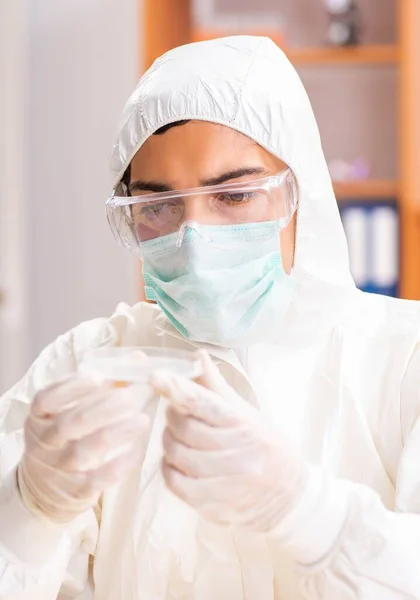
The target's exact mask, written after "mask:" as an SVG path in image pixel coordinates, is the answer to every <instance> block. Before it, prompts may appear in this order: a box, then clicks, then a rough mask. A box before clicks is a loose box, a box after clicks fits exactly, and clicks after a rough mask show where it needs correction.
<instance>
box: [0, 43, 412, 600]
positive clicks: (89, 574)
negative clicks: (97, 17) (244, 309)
mask: <svg viewBox="0 0 420 600" xmlns="http://www.w3.org/2000/svg"><path fill="white" fill-rule="evenodd" d="M179 119H202V120H207V121H212V122H216V123H222V124H225V125H228V126H230V127H233V128H234V129H236V130H238V131H240V132H242V133H244V134H245V135H247V136H249V137H250V138H252V139H254V140H255V141H256V142H258V143H259V144H260V145H261V146H263V147H264V148H266V149H268V150H269V151H270V152H272V153H273V154H275V155H276V156H278V157H280V158H281V159H282V160H283V161H285V162H286V163H287V164H288V165H289V166H290V167H291V168H292V169H293V171H294V173H295V175H296V177H297V180H298V184H299V189H300V197H299V202H300V203H299V209H298V222H297V241H296V256H295V266H294V276H295V278H296V281H297V292H296V297H295V299H294V302H293V305H292V307H291V309H290V311H289V313H288V315H287V317H286V319H285V321H284V325H283V327H282V330H281V331H279V335H278V343H276V344H270V345H269V344H259V345H256V346H252V347H249V348H247V349H244V350H241V351H239V352H236V351H235V350H234V349H231V350H229V349H221V348H216V347H209V348H208V349H209V351H210V353H211V354H212V355H213V357H215V358H216V359H217V361H219V363H220V369H221V372H222V373H223V375H224V376H225V378H226V379H227V381H228V382H229V383H230V384H231V385H232V386H233V387H234V388H235V389H236V390H237V391H238V392H239V393H240V394H241V395H242V397H243V398H244V400H245V401H249V402H253V403H255V404H256V405H257V406H258V407H259V409H260V410H261V411H262V412H263V413H264V414H265V415H267V417H268V418H269V419H270V420H271V421H272V422H274V423H275V424H276V425H277V426H278V427H279V429H283V430H285V431H287V433H288V435H289V436H290V435H291V436H293V438H294V439H295V440H296V441H297V443H298V444H299V445H300V447H301V448H302V451H303V452H304V454H305V455H306V456H307V458H308V459H309V461H310V462H311V463H312V464H316V465H320V466H321V468H323V469H324V470H325V472H326V473H328V474H329V475H330V476H332V477H333V478H334V480H333V482H335V480H336V479H337V480H338V479H342V480H344V482H343V483H342V484H341V486H340V489H341V490H342V491H341V496H340V498H339V499H338V497H337V498H336V499H335V496H334V494H332V495H331V494H329V495H328V492H327V490H326V492H325V494H326V495H325V502H321V503H318V504H316V505H315V504H314V506H313V507H312V508H311V518H310V519H307V520H305V521H302V519H300V518H299V514H302V513H299V510H300V509H299V507H298V508H297V509H296V510H295V512H294V513H292V514H291V515H290V516H289V517H287V523H286V524H284V527H285V528H286V529H287V530H288V535H287V536H284V535H283V537H282V541H280V539H279V540H277V539H276V537H275V536H272V537H271V538H269V537H267V536H264V535H260V534H256V533H251V532H246V531H240V530H235V529H234V528H223V527H218V526H216V525H213V524H211V523H208V522H205V521H204V520H203V519H202V518H201V517H200V516H199V515H198V514H197V513H196V512H195V511H194V510H193V509H191V508H190V507H188V506H187V505H185V504H184V503H182V502H181V501H180V500H178V499H177V498H176V497H175V496H173V495H172V494H171V493H169V492H168V491H167V490H166V489H165V487H164V484H163V481H162V476H161V472H160V460H161V455H162V451H161V434H162V430H163V427H164V411H165V404H164V402H163V401H160V402H159V403H158V405H155V406H154V407H153V408H152V409H151V413H150V414H151V417H152V419H153V428H152V433H151V438H150V442H149V446H148V451H147V454H146V458H145V462H144V464H143V466H140V465H139V467H138V469H137V470H136V471H135V472H133V473H132V475H131V476H130V478H129V479H128V480H127V481H125V482H124V483H122V484H121V485H119V486H117V487H116V488H113V489H112V490H110V491H107V492H106V493H105V494H104V495H103V498H102V501H101V503H100V506H98V507H97V509H96V510H92V511H90V512H88V513H86V514H83V515H82V516H81V517H79V518H78V519H76V520H75V521H74V522H72V523H71V524H70V525H67V526H65V525H63V526H59V525H50V524H48V523H46V522H45V523H44V522H42V521H41V520H38V519H37V518H36V517H34V516H32V515H31V514H29V512H28V511H27V510H26V509H25V508H24V507H23V505H22V504H21V502H20V499H19V495H18V491H17V489H16V484H15V465H16V464H17V462H18V461H19V457H20V456H21V453H22V446H23V441H22V427H23V423H24V419H25V416H26V414H27V413H28V404H29V403H30V402H31V400H32V398H33V397H34V394H35V392H36V391H37V390H39V389H40V388H43V387H44V386H46V385H47V384H48V383H49V382H51V381H53V380H54V379H56V378H58V377H62V376H64V375H66V374H68V373H72V372H74V371H75V370H76V369H77V366H78V363H79V361H80V360H81V356H82V354H83V352H84V351H85V350H87V349H90V348H93V347H99V346H106V345H148V346H150V345H157V346H162V345H165V346H168V347H174V348H186V347H191V345H192V344H190V343H188V342H187V341H185V340H183V339H182V337H181V336H180V335H179V334H178V333H177V332H176V331H175V329H174V328H173V327H172V326H171V325H170V324H169V322H168V321H167V320H166V318H165V317H164V316H163V314H162V313H161V311H160V310H159V308H158V307H156V306H154V305H150V304H146V303H140V304H138V305H136V306H134V307H133V308H131V307H128V306H126V305H120V306H119V307H118V308H117V310H116V312H115V314H114V315H113V316H112V317H111V318H109V319H97V320H94V321H91V322H88V323H84V324H82V325H79V326H78V327H76V328H75V329H74V330H73V331H71V332H70V333H68V334H66V335H64V336H61V337H59V338H58V339H57V340H56V341H55V342H54V343H53V344H52V345H51V346H49V347H48V348H47V349H46V350H45V351H44V352H43V353H42V354H41V356H40V357H39V358H38V360H37V361H36V362H35V364H34V365H33V366H32V368H31V369H30V371H29V373H28V374H27V375H26V376H25V377H24V379H23V380H22V381H21V382H20V383H19V384H18V385H17V386H16V387H15V388H13V389H12V390H11V391H10V392H9V393H8V394H6V395H5V396H4V397H3V398H2V400H1V403H0V425H1V429H0V475H1V487H0V598H1V599H3V600H5V599H7V600H12V599H13V600H53V599H55V598H57V597H58V598H62V599H64V598H66V599H67V598H79V599H82V598H83V599H91V598H95V599H97V600H135V599H139V600H152V599H153V600H181V599H182V600H193V599H194V600H214V599H215V598H217V599H218V600H242V599H245V598H246V599H247V600H292V599H293V600H299V599H301V598H302V599H303V598H306V599H311V600H321V599H323V600H326V599H329V600H344V599H346V600H347V599H353V598H360V599H363V600H365V599H366V600H367V599H369V600H373V599H374V600H403V599H404V600H405V599H407V600H408V599H414V598H420V418H419V415H420V386H419V384H420V345H419V341H420V306H419V304H418V303H416V302H409V301H403V300H394V299H389V298H384V297H379V296H372V295H367V294H363V293H361V292H359V291H357V290H356V289H355V287H354V284H353V282H352V279H351V276H350V273H349V266H348V258H347V250H346V242H345V238H344V233H343V230H342V227H341V224H340V218H339V213H338V210H337V205H336V201H335V198H334V193H333V189H332V186H331V181H330V177H329V174H328V170H327V166H326V163H325V160H324V156H323V152H322V147H321V142H320V139H319V135H318V130H317V126H316V122H315V119H314V116H313V114H312V110H311V107H310V104H309V101H308V98H307V96H306V93H305V91H304V89H303V86H302V84H301V83H300V81H299V78H298V76H297V75H296V73H295V71H294V69H293V68H292V66H291V65H290V64H289V62H288V60H287V59H286V57H285V56H284V55H283V53H282V52H281V51H280V50H279V49H278V48H277V47H276V46H275V45H274V44H273V42H271V41H270V40H268V39H265V38H255V37H247V36H244V37H242V36H241V37H233V38H227V39H223V40H215V41H212V42H205V43H200V44H195V45H193V46H185V47H182V48H178V49H175V50H173V51H171V52H169V53H168V54H166V55H165V56H163V57H161V58H160V59H159V60H158V61H157V62H156V63H155V64H154V66H153V67H152V68H151V70H150V71H149V72H148V73H147V74H146V75H145V76H144V78H143V79H142V81H141V82H140V84H139V87H138V88H137V90H136V91H135V93H134V94H133V96H132V97H131V99H130V101H129V104H128V107H127V109H126V111H125V114H124V118H123V120H122V124H121V130H120V133H119V136H118V140H117V143H116V146H115V148H114V153H113V162H112V166H113V172H114V175H115V180H116V181H117V180H118V179H119V177H120V176H121V174H122V172H123V171H124V169H125V168H126V166H127V164H128V163H129V161H130V160H131V158H132V157H133V156H134V154H135V153H136V152H137V150H138V148H139V147H140V145H141V144H142V143H143V142H144V141H145V140H146V139H147V138H148V137H149V136H150V135H151V134H152V133H153V132H154V131H155V130H156V129H158V128H159V127H161V126H163V125H165V124H166V123H168V122H172V121H176V120H179ZM111 283H112V282H110V284H111ZM333 488H334V486H333ZM309 496H310V489H308V492H307V497H306V498H304V499H302V501H301V502H303V503H306V505H308V503H309V506H310V504H311V498H310V497H309ZM283 529H284V528H283ZM283 533H284V531H283ZM285 540H286V541H285ZM60 590H61V591H60Z"/></svg>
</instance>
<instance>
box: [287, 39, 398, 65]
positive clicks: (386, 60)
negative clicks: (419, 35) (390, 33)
mask: <svg viewBox="0 0 420 600" xmlns="http://www.w3.org/2000/svg"><path fill="white" fill-rule="evenodd" d="M284 51H285V52H286V54H287V56H288V57H289V59H290V61H291V62H292V63H293V64H294V65H367V64H396V63H398V60H399V52H398V46H395V45H379V44H378V45H371V46H354V47H351V48H333V47H328V46H325V47H314V48H285V50H284Z"/></svg>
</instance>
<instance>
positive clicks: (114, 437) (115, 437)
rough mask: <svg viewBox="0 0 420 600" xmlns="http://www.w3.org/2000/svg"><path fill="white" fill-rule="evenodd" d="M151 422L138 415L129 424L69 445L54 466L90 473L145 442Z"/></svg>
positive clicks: (114, 427) (120, 424) (119, 424)
mask: <svg viewBox="0 0 420 600" xmlns="http://www.w3.org/2000/svg"><path fill="white" fill-rule="evenodd" d="M149 425H150V421H149V418H148V417H147V416H146V415H143V414H138V415H136V416H135V417H134V418H132V419H131V420H130V421H127V422H122V423H117V424H113V425H111V426H108V427H104V428H102V429H99V430H97V431H95V432H94V433H92V434H90V435H88V436H86V437H84V438H83V439H81V440H74V441H72V442H70V443H69V444H68V445H67V446H66V448H65V450H64V451H63V452H61V454H60V457H59V459H58V461H57V463H56V465H55V466H57V467H58V468H60V469H62V470H64V471H87V470H91V469H93V468H99V466H101V465H103V464H105V463H106V462H109V460H110V452H111V453H112V455H113V456H114V457H115V456H117V455H119V454H123V452H124V451H125V450H126V449H127V447H129V446H130V445H135V444H142V443H145V441H146V439H147V435H148V431H149Z"/></svg>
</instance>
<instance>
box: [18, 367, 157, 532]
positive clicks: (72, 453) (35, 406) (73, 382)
mask: <svg viewBox="0 0 420 600" xmlns="http://www.w3.org/2000/svg"><path fill="white" fill-rule="evenodd" d="M148 430H149V419H148V418H147V417H146V416H145V415H144V414H142V413H141V410H139V399H138V398H136V396H135V394H134V392H133V391H132V390H131V389H130V388H129V387H127V388H116V387H113V386H112V385H111V384H108V383H103V382H99V381H96V382H95V381H92V380H91V379H90V378H86V377H80V376H72V377H71V378H68V379H66V380H64V381H61V382H58V383H55V384H53V385H51V386H49V387H48V388H46V389H45V390H43V391H42V392H40V393H39V394H38V395H37V396H36V397H35V399H34V401H33V403H32V405H31V410H30V414H29V416H28V418H27V420H26V422H25V451H24V454H23V457H22V460H21V462H20V464H19V467H18V485H19V491H20V494H21V497H22V500H23V502H24V504H25V505H26V506H27V507H28V508H29V510H31V511H32V512H34V513H35V514H38V515H42V516H45V517H46V518H47V519H49V520H52V521H58V522H66V521H70V520H72V519H73V518H75V517H76V516H77V515H79V514H80V513H82V512H84V511H85V510H87V509H89V508H91V507H92V506H94V505H95V504H96V503H97V501H98V498H99V496H100V494H101V492H102V491H103V490H104V489H105V488H107V487H109V486H111V485H113V484H115V483H117V482H119V481H121V480H122V479H123V478H124V477H125V476H126V475H127V473H128V471H129V470H130V469H132V468H133V467H134V466H135V465H136V464H138V463H139V461H141V460H142V459H143V456H144V452H145V445H146V443H147V437H148Z"/></svg>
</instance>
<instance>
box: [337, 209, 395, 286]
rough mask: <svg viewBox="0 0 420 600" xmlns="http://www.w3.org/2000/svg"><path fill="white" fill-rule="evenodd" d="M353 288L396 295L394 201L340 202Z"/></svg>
mask: <svg viewBox="0 0 420 600" xmlns="http://www.w3.org/2000/svg"><path fill="white" fill-rule="evenodd" d="M340 213H341V218H342V221H343V226H344V231H345V233H346V236H347V242H348V245H349V254H350V268H351V271H352V274H353V277H354V280H355V282H356V285H357V287H359V288H360V289H362V290H364V291H366V292H372V293H376V294H385V295H386V296H395V297H396V296H398V290H399V216H398V207H397V202H396V201H395V200H378V201H372V200H366V201H363V200H360V201H354V200H351V201H350V200H349V201H345V200H344V201H342V202H340Z"/></svg>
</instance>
